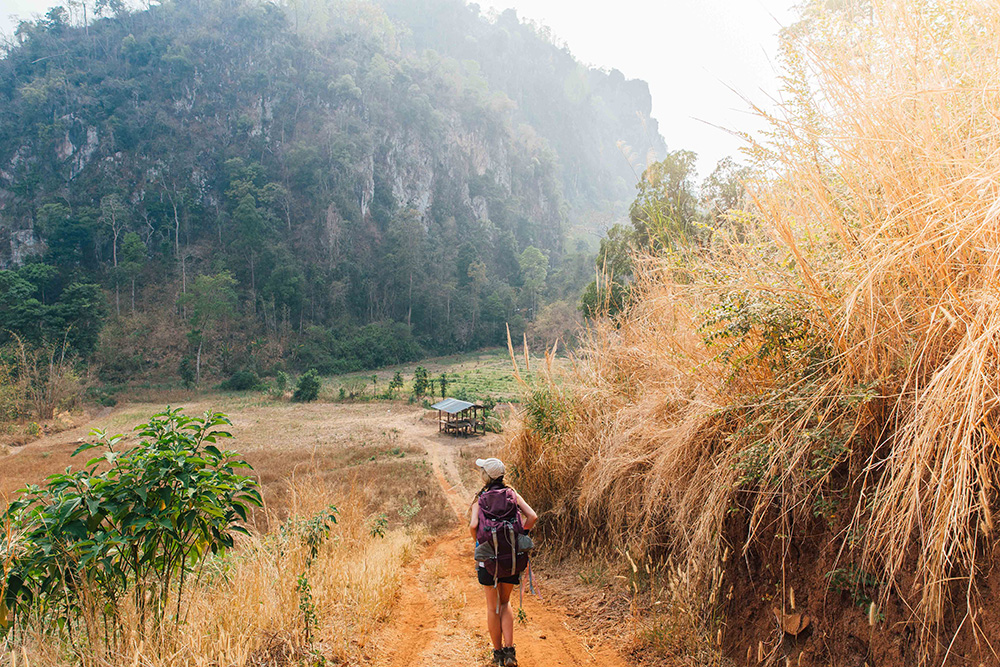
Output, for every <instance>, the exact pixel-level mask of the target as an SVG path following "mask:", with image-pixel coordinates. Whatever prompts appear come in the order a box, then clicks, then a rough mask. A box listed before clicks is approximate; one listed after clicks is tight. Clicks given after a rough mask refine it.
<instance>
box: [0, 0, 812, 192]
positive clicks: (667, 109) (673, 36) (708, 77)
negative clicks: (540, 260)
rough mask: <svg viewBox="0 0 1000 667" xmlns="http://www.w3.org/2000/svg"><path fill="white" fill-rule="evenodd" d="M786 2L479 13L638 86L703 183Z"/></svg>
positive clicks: (618, 3) (764, 92)
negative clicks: (515, 22)
mask: <svg viewBox="0 0 1000 667" xmlns="http://www.w3.org/2000/svg"><path fill="white" fill-rule="evenodd" d="M793 2H794V0H610V1H609V0H480V1H479V3H478V4H479V5H480V7H482V8H483V9H484V10H488V9H496V10H504V9H507V8H508V7H513V8H515V9H516V10H517V12H518V15H519V16H522V17H524V18H529V19H532V20H535V21H537V22H540V23H543V24H545V25H547V26H549V27H550V28H551V29H552V32H553V35H554V36H555V37H556V38H557V39H558V40H559V41H561V42H564V43H565V44H566V45H568V46H569V48H570V50H571V51H572V52H573V54H574V55H576V56H577V58H579V59H580V60H582V61H584V62H585V63H588V64H590V65H597V66H600V67H606V68H611V67H615V68H617V69H619V70H621V71H622V72H623V73H624V74H625V76H627V77H630V78H640V79H645V80H646V81H648V82H649V87H650V91H651V92H652V95H653V116H654V117H655V118H656V119H657V120H658V121H659V122H660V132H661V133H662V134H663V136H664V138H665V139H666V140H667V147H668V148H670V149H671V150H675V149H679V148H686V149H689V150H693V151H695V152H697V153H698V155H699V158H700V159H699V171H700V172H701V176H706V175H707V174H708V172H710V171H711V169H712V167H713V166H714V165H715V163H716V162H717V161H718V160H719V159H720V158H722V157H725V156H726V155H735V154H736V152H737V150H738V148H739V146H740V142H739V140H738V139H736V138H734V137H732V136H731V135H729V134H727V133H726V132H725V131H724V130H722V129H719V128H718V127H714V126H720V127H723V128H729V129H738V130H749V131H753V130H755V129H757V128H758V127H759V124H758V123H757V122H756V119H755V118H753V117H752V116H751V115H750V114H749V113H748V112H747V106H746V104H745V103H744V102H743V100H742V99H741V98H740V96H739V94H743V95H745V96H747V97H749V98H750V99H752V100H754V101H755V102H758V103H766V101H767V99H768V96H769V95H771V96H773V95H774V94H775V91H776V83H775V81H776V74H775V70H774V54H775V51H776V47H777V37H776V34H777V32H778V30H779V29H780V28H781V27H782V26H785V25H788V24H789V23H790V22H791V19H792V12H791V11H790V9H789V7H790V6H791V5H792V4H793ZM54 4H59V3H58V1H57V0H0V31H3V32H4V33H5V34H8V35H9V34H10V33H11V31H12V27H13V26H14V25H15V21H14V20H12V19H11V18H10V17H11V15H17V16H20V17H24V18H27V17H30V16H31V14H32V13H44V11H45V10H46V9H47V8H48V7H50V6H52V5H54Z"/></svg>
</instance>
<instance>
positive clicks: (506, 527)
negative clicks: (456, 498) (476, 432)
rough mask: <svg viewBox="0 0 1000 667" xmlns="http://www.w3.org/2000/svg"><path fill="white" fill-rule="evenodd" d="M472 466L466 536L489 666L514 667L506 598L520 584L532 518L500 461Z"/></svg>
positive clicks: (511, 614)
mask: <svg viewBox="0 0 1000 667" xmlns="http://www.w3.org/2000/svg"><path fill="white" fill-rule="evenodd" d="M476 466H477V467H478V468H479V474H480V476H481V477H482V478H483V488H482V490H481V491H480V492H479V493H477V494H476V498H475V500H474V501H473V503H472V508H471V510H472V511H471V516H470V517H469V532H470V533H471V534H472V537H473V538H474V539H475V540H476V560H477V566H478V574H479V583H480V584H482V586H483V591H484V592H485V593H486V627H487V628H489V631H490V639H491V640H492V641H493V664H494V665H499V666H500V667H517V657H516V655H515V653H514V611H513V610H512V609H511V607H510V594H511V592H513V590H514V586H517V585H518V584H520V583H521V571H522V570H524V568H525V567H526V566H527V564H528V556H527V551H528V550H529V549H530V548H531V547H530V540H529V539H527V538H526V535H527V532H528V531H530V530H531V528H532V526H534V525H535V522H536V521H538V515H537V514H535V510H533V509H531V506H529V505H528V503H526V502H524V498H522V497H521V496H520V495H519V494H518V493H517V492H516V491H515V490H514V489H512V488H510V487H509V486H507V485H506V484H505V483H504V481H503V475H504V472H505V468H504V465H503V462H502V461H501V460H500V459H495V458H490V459H477V460H476ZM518 561H520V562H518Z"/></svg>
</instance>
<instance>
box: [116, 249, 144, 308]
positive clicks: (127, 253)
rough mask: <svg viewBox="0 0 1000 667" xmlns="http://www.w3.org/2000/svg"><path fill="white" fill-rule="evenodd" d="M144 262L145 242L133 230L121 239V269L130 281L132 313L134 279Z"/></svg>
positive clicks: (140, 271)
mask: <svg viewBox="0 0 1000 667" xmlns="http://www.w3.org/2000/svg"><path fill="white" fill-rule="evenodd" d="M145 262H146V244H145V243H143V242H142V239H141V238H139V235H138V234H136V233H135V232H128V233H127V234H125V237H124V238H123V239H122V271H123V272H124V273H125V276H126V277H128V279H129V281H130V282H131V283H132V314H133V315H134V314H135V281H136V278H138V276H139V274H140V273H142V267H143V266H144V265H145Z"/></svg>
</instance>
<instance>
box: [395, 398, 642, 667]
mask: <svg viewBox="0 0 1000 667" xmlns="http://www.w3.org/2000/svg"><path fill="white" fill-rule="evenodd" d="M422 414H423V413H422V412H421V413H414V414H410V415H404V416H401V417H400V418H399V419H398V420H397V422H396V423H395V424H394V425H395V426H396V427H397V428H399V429H400V431H401V432H402V436H403V437H404V438H405V439H406V440H408V441H410V442H413V443H420V444H421V445H423V446H424V447H425V449H426V451H427V455H428V458H429V460H430V462H431V465H432V466H433V470H434V475H435V477H436V478H437V481H438V483H439V484H440V485H441V488H442V490H443V491H444V493H445V495H446V497H447V498H448V502H449V504H450V505H451V507H452V509H453V510H454V512H455V525H456V527H455V529H454V530H453V531H451V532H449V533H448V534H446V535H444V536H442V537H440V538H438V539H437V540H436V541H435V542H433V543H432V544H430V545H429V546H428V547H427V548H426V550H425V551H424V552H423V553H422V554H421V555H420V556H419V557H418V558H417V559H416V560H415V561H414V562H413V563H411V564H410V565H409V566H407V568H406V572H405V575H404V583H403V590H402V593H401V598H400V602H399V606H398V607H397V610H396V613H395V618H394V619H393V621H392V623H391V625H390V627H389V628H388V629H387V630H386V632H385V634H384V636H383V637H382V641H380V642H379V643H380V646H381V648H382V652H381V658H380V660H379V661H378V663H377V664H378V665H379V667H404V666H406V667H410V666H411V665H435V666H437V667H466V666H468V667H481V666H482V665H486V664H488V663H489V658H490V649H491V648H492V647H491V645H490V641H489V637H488V635H487V632H486V608H485V606H486V601H485V596H484V595H483V592H482V587H481V586H480V585H479V583H478V582H477V581H476V577H475V570H474V563H473V561H472V554H471V551H472V544H471V541H470V538H469V534H468V530H467V528H466V525H467V524H466V517H467V516H468V511H469V504H468V503H469V499H470V498H471V497H472V493H471V492H470V490H468V489H466V488H465V486H464V485H463V484H462V481H461V477H460V475H459V473H458V464H457V448H458V443H457V441H454V440H450V439H447V438H445V437H443V436H439V435H437V434H436V433H434V432H433V430H432V429H433V428H434V426H433V424H432V423H428V422H427V421H423V422H422V421H421V416H422ZM536 583H537V582H536ZM540 592H541V593H542V595H543V596H544V594H545V593H544V586H543V587H542V590H541V591H540ZM517 594H518V593H517V591H516V590H515V592H514V596H513V597H512V598H511V602H512V603H513V604H514V605H515V609H516V606H517V597H516V596H517ZM524 610H525V612H526V614H527V622H526V623H518V622H516V621H515V625H514V643H515V645H516V646H517V655H518V661H519V662H520V664H521V665H523V666H525V667H576V666H578V665H604V666H607V667H625V665H626V663H625V661H624V660H623V659H622V658H621V657H620V656H619V655H617V654H616V653H615V652H614V651H611V650H608V649H607V648H603V647H598V646H597V645H596V642H595V641H594V639H593V638H591V637H585V636H582V635H580V634H579V633H577V632H575V631H574V630H573V629H571V627H570V625H569V615H568V614H567V612H566V610H565V609H562V608H560V607H558V606H556V605H554V604H551V603H549V602H546V601H545V600H544V599H543V600H542V601H539V600H538V598H536V597H534V596H530V595H528V594H527V593H526V594H525V597H524ZM515 613H516V612H515Z"/></svg>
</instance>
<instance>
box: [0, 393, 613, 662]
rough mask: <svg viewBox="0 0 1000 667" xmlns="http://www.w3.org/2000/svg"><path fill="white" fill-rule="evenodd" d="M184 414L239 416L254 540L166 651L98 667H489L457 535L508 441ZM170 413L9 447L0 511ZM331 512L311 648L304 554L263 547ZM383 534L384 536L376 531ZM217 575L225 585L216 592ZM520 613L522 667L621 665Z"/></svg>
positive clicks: (352, 411) (473, 586) (43, 644)
mask: <svg viewBox="0 0 1000 667" xmlns="http://www.w3.org/2000/svg"><path fill="white" fill-rule="evenodd" d="M177 405H180V406H182V407H184V409H185V412H187V413H190V414H197V413H200V412H204V411H206V410H219V411H222V412H225V413H227V414H228V415H229V416H230V418H231V419H232V421H233V428H232V429H231V430H232V432H233V435H234V436H235V437H234V439H233V440H231V441H226V442H225V443H224V444H225V446H226V447H227V448H231V449H235V450H237V451H239V452H240V453H241V454H242V455H244V457H245V458H246V460H247V461H248V462H249V463H250V464H251V465H253V466H254V469H255V475H256V476H257V477H258V479H259V480H260V483H261V485H262V487H263V491H264V500H265V507H264V508H262V509H259V510H257V511H256V512H254V514H253V515H252V516H251V517H250V521H251V523H253V524H254V525H255V526H256V528H257V530H256V531H253V532H252V535H251V536H250V537H249V538H247V539H245V540H242V541H241V544H240V546H238V548H237V549H235V550H233V551H232V552H231V553H230V554H227V555H226V556H225V557H224V558H223V559H221V560H219V559H214V558H213V559H212V564H211V566H210V568H209V569H210V570H211V571H213V572H214V571H216V570H218V572H219V573H220V574H218V575H213V578H210V580H208V581H206V582H204V583H201V584H199V585H198V586H197V587H196V588H195V589H194V590H193V592H192V605H191V609H192V611H191V614H192V616H196V618H195V619H194V620H192V621H190V622H189V623H188V624H187V625H185V626H182V629H181V631H179V632H177V633H175V634H173V635H168V636H166V637H165V638H163V639H161V640H160V643H156V642H153V643H146V644H144V643H143V642H142V641H141V640H140V639H139V638H138V637H135V638H134V640H132V641H131V643H130V644H129V646H128V648H127V649H123V652H118V653H113V654H104V655H103V656H101V658H100V659H99V660H97V661H95V664H101V665H124V664H130V665H131V664H159V661H161V660H163V659H165V658H166V657H168V656H169V657H171V662H172V663H173V664H185V665H196V664H231V665H259V664H269V665H286V664H287V665H290V664H318V663H316V662H315V661H317V660H319V658H320V657H322V658H323V659H325V660H326V661H327V663H326V664H351V665H377V666H379V667H395V666H396V665H400V666H402V665H404V664H410V663H411V662H412V661H413V660H414V659H420V660H424V661H434V662H435V664H439V665H453V666H458V665H462V666H466V665H468V666H469V667H479V666H481V665H483V664H485V659H486V657H487V655H488V652H487V651H486V647H487V645H488V640H487V638H486V636H485V624H484V623H483V618H482V595H483V594H482V592H481V589H480V587H479V586H478V584H477V583H476V581H475V578H474V571H473V567H472V562H471V560H470V558H469V557H470V553H469V552H470V550H471V546H470V543H469V538H468V533H467V531H466V529H465V527H464V525H465V522H466V521H467V516H468V508H469V502H470V501H471V499H472V497H473V494H474V491H475V490H476V489H478V486H479V478H478V474H477V473H476V470H475V466H474V461H475V459H476V458H477V457H482V456H488V455H493V454H496V453H498V451H499V447H500V446H501V444H502V443H501V441H500V438H499V437H497V436H487V437H479V438H469V439H461V438H459V439H455V438H449V437H446V436H442V435H439V434H438V432H437V428H436V422H435V415H434V413H431V412H428V411H426V410H424V409H422V408H419V407H416V406H413V405H408V404H406V403H404V402H402V401H397V402H389V401H379V402H361V403H353V404H352V403H345V402H337V403H323V402H317V403H311V404H294V403H288V402H287V401H279V400H275V399H270V398H267V397H265V396H262V395H260V394H247V395H243V396H238V395H232V394H229V395H223V394H215V395H211V396H202V397H199V398H197V399H196V400H190V401H182V402H180V403H178V404H177ZM162 409H163V406H162V405H161V404H157V403H137V404H131V405H124V406H120V407H118V408H115V409H104V410H102V411H101V412H100V413H98V414H97V415H95V416H93V417H91V418H89V419H85V420H83V419H81V421H82V422H85V423H80V424H79V425H78V426H76V427H75V428H71V429H69V430H66V431H63V432H61V433H58V434H54V435H49V436H46V437H43V438H41V439H38V440H35V441H33V442H31V443H28V444H26V445H24V446H19V447H13V448H9V452H10V453H7V454H6V455H4V456H3V457H2V458H0V497H6V498H8V499H9V498H10V497H11V496H12V495H13V494H14V493H15V491H16V489H17V488H19V487H21V486H23V484H25V483H28V482H39V481H41V480H42V479H43V478H44V477H45V476H46V475H47V474H51V473H53V472H57V471H61V470H63V469H64V468H65V467H66V466H67V465H71V464H72V465H75V466H79V465H80V464H81V463H82V462H83V458H85V457H80V459H79V460H77V459H73V458H71V456H70V454H71V453H72V451H73V450H75V449H76V448H77V447H78V446H79V444H80V443H81V442H83V441H86V440H88V439H89V438H88V432H89V430H90V429H91V428H104V429H107V430H108V431H109V432H117V433H125V434H128V433H129V431H130V430H131V428H132V427H133V426H134V425H136V424H138V423H140V422H142V421H144V420H145V419H147V418H148V417H149V416H150V415H152V414H154V413H156V412H158V411H160V410H162ZM331 503H332V504H334V505H336V506H337V507H338V508H340V515H339V520H338V523H337V525H336V526H335V527H334V529H333V536H334V537H333V538H332V539H331V540H329V541H328V543H326V544H324V545H323V547H322V549H321V550H320V554H319V556H318V558H317V560H316V563H315V564H314V565H313V566H312V569H311V570H309V571H310V572H311V574H310V575H309V581H310V583H311V585H312V598H313V602H312V603H311V604H314V606H315V613H316V616H317V619H318V620H317V622H318V624H319V625H318V627H316V628H315V630H314V633H313V637H312V638H311V639H309V640H308V641H306V640H304V639H303V636H302V629H301V627H302V620H301V605H302V599H301V596H300V595H298V594H297V593H296V578H297V577H298V576H299V573H300V572H302V571H303V567H305V568H308V567H309V566H308V565H307V564H305V565H304V563H308V560H304V556H303V554H302V552H301V549H300V550H294V549H292V550H291V551H288V550H284V549H283V550H281V551H279V552H278V553H277V554H276V553H275V552H274V551H273V546H269V545H272V540H273V536H275V535H278V534H284V532H285V530H286V528H285V527H283V524H285V522H286V521H287V520H288V519H289V518H290V517H297V520H301V519H302V518H308V517H311V516H315V515H316V512H318V511H321V510H322V509H323V508H324V507H326V506H328V505H329V504H331ZM379 524H381V525H383V526H384V537H377V536H376V534H375V532H374V527H375V526H376V525H379ZM222 573H224V574H222ZM218 576H224V577H225V579H224V581H225V582H226V585H225V586H221V587H220V586H219V585H218V583H217V582H216V583H212V581H213V580H214V578H215V577H218ZM550 581H556V580H555V579H547V578H546V575H545V574H544V568H543V573H542V578H541V580H540V581H539V584H540V590H541V591H543V593H545V592H546V591H547V588H546V587H547V586H551V585H553V584H552V583H549V582H550ZM545 594H546V596H547V593H545ZM237 599H238V600H239V602H240V604H234V601H235V600H237ZM561 600H562V602H563V604H570V603H572V599H569V598H566V597H563V598H561ZM241 610H242V611H241ZM250 610H252V613H248V612H249V611H250ZM525 610H526V613H527V617H526V620H525V622H524V623H522V624H519V625H518V630H517V632H518V635H519V637H520V640H519V643H518V646H519V654H520V655H521V656H522V659H524V660H525V662H526V663H528V664H535V665H542V664H545V665H550V666H552V665H555V666H563V667H577V666H581V665H591V664H598V663H600V664H602V665H612V666H616V667H623V666H624V663H623V662H621V659H620V658H619V657H618V656H617V655H616V653H615V652H614V651H613V650H610V649H607V648H601V646H600V644H601V642H600V641H598V640H597V639H596V638H595V637H594V633H593V632H591V631H590V630H589V629H588V628H587V627H586V626H585V627H582V628H581V627H580V625H579V623H580V622H579V621H576V620H574V618H573V614H571V613H570V612H568V611H567V610H566V609H565V608H563V607H561V606H559V605H556V604H553V602H552V601H546V602H545V603H543V602H542V601H539V600H535V599H529V600H526V602H525ZM619 630H620V628H619ZM21 642H22V643H21V644H20V645H19V646H18V645H14V646H5V645H4V640H2V639H0V662H2V661H3V660H4V657H3V656H4V654H5V652H6V651H7V650H16V651H17V652H18V654H19V656H20V655H21V654H22V652H24V653H23V654H24V655H26V656H27V658H28V660H29V661H30V664H33V665H34V664H37V665H68V664H72V663H73V662H74V659H73V658H71V657H69V654H68V653H67V649H66V646H61V645H59V644H58V643H57V642H53V641H50V640H48V639H46V638H45V637H44V636H41V635H39V636H36V637H34V638H32V637H28V638H27V639H22V640H21ZM174 656H176V657H174ZM303 661H305V662H303ZM76 662H77V663H78V662H79V661H78V660H76ZM17 664H22V660H21V658H20V657H19V658H18V663H17Z"/></svg>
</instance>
